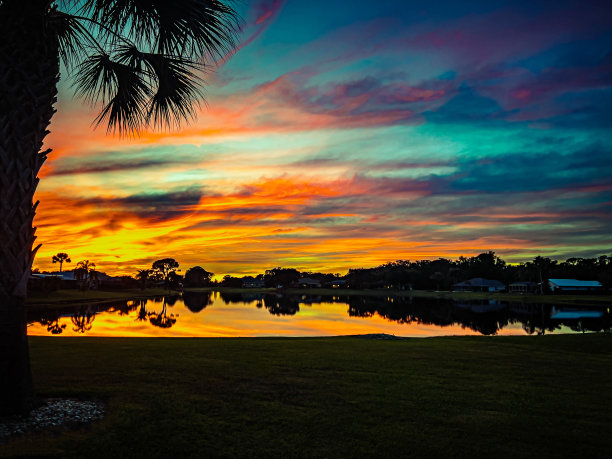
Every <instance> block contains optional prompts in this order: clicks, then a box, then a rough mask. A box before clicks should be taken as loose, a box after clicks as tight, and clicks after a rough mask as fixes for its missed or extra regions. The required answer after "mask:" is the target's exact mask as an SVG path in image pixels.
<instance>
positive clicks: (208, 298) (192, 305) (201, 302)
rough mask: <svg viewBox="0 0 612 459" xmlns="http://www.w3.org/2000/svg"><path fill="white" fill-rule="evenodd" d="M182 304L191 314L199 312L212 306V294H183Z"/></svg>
mask: <svg viewBox="0 0 612 459" xmlns="http://www.w3.org/2000/svg"><path fill="white" fill-rule="evenodd" d="M183 302H184V303H185V306H187V309H189V310H190V311H191V312H196V313H197V312H200V311H201V310H202V309H204V308H206V306H210V305H211V304H213V301H212V292H183Z"/></svg>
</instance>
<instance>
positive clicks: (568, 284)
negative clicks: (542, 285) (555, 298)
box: [548, 279, 603, 293]
mask: <svg viewBox="0 0 612 459" xmlns="http://www.w3.org/2000/svg"><path fill="white" fill-rule="evenodd" d="M548 286H549V287H550V290H551V292H553V293H555V292H599V291H602V290H603V285H601V283H599V282H598V281H594V280H577V279H548Z"/></svg>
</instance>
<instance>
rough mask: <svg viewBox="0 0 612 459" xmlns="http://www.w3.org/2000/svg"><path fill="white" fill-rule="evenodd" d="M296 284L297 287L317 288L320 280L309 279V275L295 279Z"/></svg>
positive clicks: (319, 285)
mask: <svg viewBox="0 0 612 459" xmlns="http://www.w3.org/2000/svg"><path fill="white" fill-rule="evenodd" d="M297 285H298V287H302V288H313V287H316V288H319V287H321V282H319V281H318V280H316V279H311V278H310V277H300V278H299V279H298V280H297Z"/></svg>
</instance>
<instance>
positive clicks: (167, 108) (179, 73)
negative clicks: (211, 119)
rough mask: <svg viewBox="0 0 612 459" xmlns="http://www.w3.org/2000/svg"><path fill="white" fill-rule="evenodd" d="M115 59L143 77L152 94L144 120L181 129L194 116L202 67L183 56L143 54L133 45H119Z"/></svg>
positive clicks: (199, 92)
mask: <svg viewBox="0 0 612 459" xmlns="http://www.w3.org/2000/svg"><path fill="white" fill-rule="evenodd" d="M117 60H118V61H119V62H121V63H124V64H125V65H128V66H131V67H134V68H137V69H138V70H139V71H140V72H142V74H143V75H146V78H147V82H148V84H149V87H150V89H151V91H152V97H151V98H150V100H149V101H148V109H147V119H148V121H150V122H151V123H152V124H153V125H154V126H156V127H161V126H163V125H165V126H170V127H171V126H177V127H178V126H180V124H181V122H182V121H187V122H188V121H190V120H191V119H192V118H193V117H194V116H195V109H196V108H197V107H198V105H199V103H198V100H199V99H202V98H203V93H202V89H201V88H202V85H203V81H202V78H201V77H200V76H199V75H200V74H201V72H202V71H203V69H204V65H203V64H202V63H200V62H198V61H194V60H191V59H188V58H186V57H182V56H172V55H165V54H158V53H144V52H141V51H139V50H138V49H137V48H136V47H135V46H122V47H120V48H119V52H118V53H117Z"/></svg>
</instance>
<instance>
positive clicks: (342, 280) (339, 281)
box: [330, 279, 348, 288]
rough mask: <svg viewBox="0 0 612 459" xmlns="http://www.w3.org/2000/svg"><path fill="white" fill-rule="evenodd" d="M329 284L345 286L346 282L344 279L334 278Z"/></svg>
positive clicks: (335, 286)
mask: <svg viewBox="0 0 612 459" xmlns="http://www.w3.org/2000/svg"><path fill="white" fill-rule="evenodd" d="M330 285H331V287H332V288H346V287H347V286H348V282H347V280H346V279H334V280H333V281H332V282H331V284H330Z"/></svg>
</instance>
